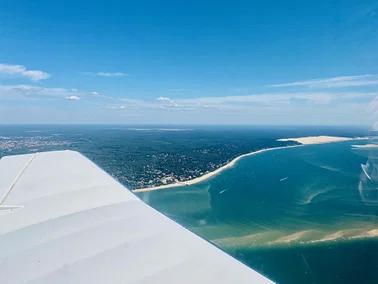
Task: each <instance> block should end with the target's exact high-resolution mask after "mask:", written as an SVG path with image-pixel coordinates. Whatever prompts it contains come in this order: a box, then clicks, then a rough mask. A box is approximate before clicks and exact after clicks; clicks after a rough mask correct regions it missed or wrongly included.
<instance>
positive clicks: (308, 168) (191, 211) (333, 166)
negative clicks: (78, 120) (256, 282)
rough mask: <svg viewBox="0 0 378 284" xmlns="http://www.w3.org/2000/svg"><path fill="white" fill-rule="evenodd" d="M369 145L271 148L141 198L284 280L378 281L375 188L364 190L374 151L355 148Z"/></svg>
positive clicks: (287, 281) (343, 144) (278, 278)
mask: <svg viewBox="0 0 378 284" xmlns="http://www.w3.org/2000/svg"><path fill="white" fill-rule="evenodd" d="M365 143H366V141H353V142H340V143H331V144H323V145H309V146H300V147H296V148H287V149H279V150H272V151H267V152H263V153H260V154H257V155H253V156H249V157H245V158H243V159H241V160H240V161H239V162H238V163H237V164H236V165H235V166H234V167H233V168H230V169H227V170H225V171H223V172H221V173H220V174H219V175H217V176H215V177H213V178H211V179H209V180H206V181H204V182H201V183H198V184H195V185H191V186H186V187H177V188H170V189H164V190H159V191H151V192H145V193H140V194H138V195H139V197H140V198H141V199H143V200H144V201H146V202H147V203H149V204H150V205H152V206H153V207H155V208H156V209H158V210H159V211H161V212H163V213H164V214H166V215H167V216H169V217H170V218H172V219H174V220H176V221H177V222H179V223H181V224H182V225H184V226H186V227H187V228H189V229H191V230H192V231H193V232H195V233H196V234H198V235H200V236H202V237H204V238H206V239H208V240H210V241H211V242H213V243H214V244H216V245H217V246H219V247H220V248H222V249H223V250H225V251H227V252H228V253H230V254H232V255H234V256H235V257H237V258H238V259H240V260H241V261H243V262H244V263H246V264H247V265H249V266H251V267H253V268H254V269H257V270H258V271H260V272H261V273H263V274H265V275H267V276H268V277H269V278H271V279H273V280H275V281H277V282H278V283H378V272H376V271H378V241H377V240H378V223H377V220H378V219H377V212H378V207H377V203H376V201H377V198H376V190H375V191H374V190H373V191H369V195H367V197H366V195H365V194H364V193H363V192H361V182H363V184H365V183H366V180H365V181H364V180H363V179H364V176H363V173H362V170H361V164H365V163H366V161H367V159H368V156H369V155H372V153H371V151H366V150H352V148H351V145H355V144H365ZM365 179H366V178H365ZM369 182H370V183H372V181H369ZM375 188H376V187H375ZM362 197H364V198H362Z"/></svg>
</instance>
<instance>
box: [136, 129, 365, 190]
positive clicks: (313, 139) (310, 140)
mask: <svg viewBox="0 0 378 284" xmlns="http://www.w3.org/2000/svg"><path fill="white" fill-rule="evenodd" d="M366 139H369V137H355V138H349V137H336V136H309V137H298V138H282V139H277V141H279V142H288V141H294V142H297V143H300V144H299V145H290V146H282V147H273V148H266V149H261V150H257V151H254V152H250V153H246V154H242V155H240V156H238V157H236V158H234V159H233V160H231V161H230V162H228V163H227V164H225V165H223V166H222V167H220V168H218V169H216V170H214V171H212V172H209V173H207V174H204V175H203V176H200V177H196V178H194V179H190V180H187V181H180V182H175V183H170V184H164V185H159V186H153V187H146V188H139V189H134V190H131V191H132V192H134V193H139V192H148V191H155V190H161V189H167V188H172V187H182V186H190V185H192V184H196V183H199V182H201V181H205V180H207V179H209V178H211V177H213V176H216V175H217V174H219V173H221V172H222V171H224V170H225V169H228V168H231V167H233V166H234V165H235V164H236V162H238V161H239V160H240V159H242V158H244V157H248V156H252V155H256V154H259V153H263V152H268V151H271V150H280V149H287V148H294V147H300V146H305V145H314V144H325V143H333V142H343V141H353V140H366Z"/></svg>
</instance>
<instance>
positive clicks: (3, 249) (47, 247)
mask: <svg viewBox="0 0 378 284" xmlns="http://www.w3.org/2000/svg"><path fill="white" fill-rule="evenodd" d="M0 282H1V283H2V284H5V283H12V284H18V283H28V284H29V283H30V284H31V283H49V284H50V283H54V284H58V283H62V284H63V283H64V284H68V283H190V284H193V283H272V282H271V281H270V280H268V279H267V278H265V277H263V276H262V275H260V274H258V273H257V272H256V271H254V270H252V269H250V268H248V267H247V266H245V265H244V264H242V263H240V262H239V261H237V260H235V259H234V258H232V257H231V256H229V255H227V254H226V253H224V252H223V251H221V250H220V249H218V248H216V247H215V246H213V245H212V244H210V243H209V242H207V241H205V240H203V239H201V238H200V237H198V236H197V235H195V234H193V233H192V232H190V231H188V230H186V229H185V228H183V227H182V226H180V225H178V224H177V223H175V222H174V221H172V220H170V219H169V218H167V217H166V216H164V215H162V214H161V213H159V212H158V211H156V210H155V209H153V208H151V207H150V206H148V205H147V204H145V203H143V202H142V201H141V200H139V199H138V198H137V197H136V196H135V195H134V194H133V193H131V192H130V191H128V190H126V189H125V188H124V187H123V186H122V185H121V184H119V183H118V182H117V181H116V180H114V179H113V178H111V177H110V176H109V175H108V174H107V173H105V172H104V171H103V170H102V169H100V168H99V167H98V166H96V165H95V164H94V163H92V162H91V161H90V160H88V159H87V158H85V157H84V156H82V155H81V154H80V153H78V152H73V151H57V152H45V153H37V154H28V155H19V156H7V157H3V158H2V159H1V160H0Z"/></svg>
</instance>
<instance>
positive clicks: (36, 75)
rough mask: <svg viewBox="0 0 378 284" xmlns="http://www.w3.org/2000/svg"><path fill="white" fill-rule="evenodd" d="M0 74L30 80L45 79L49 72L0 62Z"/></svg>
mask: <svg viewBox="0 0 378 284" xmlns="http://www.w3.org/2000/svg"><path fill="white" fill-rule="evenodd" d="M0 74H2V75H3V76H9V77H26V78H28V79H30V80H32V81H40V80H45V79H47V78H49V77H50V74H48V73H46V72H43V71H39V70H27V69H26V67H25V66H23V65H9V64H2V63H0Z"/></svg>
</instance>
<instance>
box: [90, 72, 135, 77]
mask: <svg viewBox="0 0 378 284" xmlns="http://www.w3.org/2000/svg"><path fill="white" fill-rule="evenodd" d="M97 75H98V76H103V77H122V76H129V74H126V73H121V72H114V73H112V72H98V73H97Z"/></svg>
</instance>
